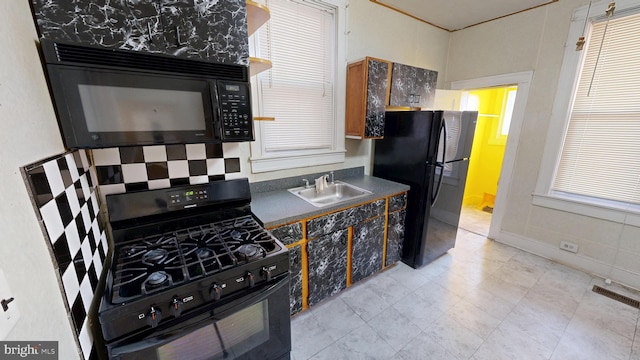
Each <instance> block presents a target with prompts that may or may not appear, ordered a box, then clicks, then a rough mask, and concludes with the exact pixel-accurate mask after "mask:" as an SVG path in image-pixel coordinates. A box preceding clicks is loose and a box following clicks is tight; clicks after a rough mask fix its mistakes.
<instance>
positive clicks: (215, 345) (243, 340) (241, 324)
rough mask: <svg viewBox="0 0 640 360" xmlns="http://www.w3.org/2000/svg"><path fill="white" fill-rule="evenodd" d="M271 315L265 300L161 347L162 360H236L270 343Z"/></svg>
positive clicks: (158, 351)
mask: <svg viewBox="0 0 640 360" xmlns="http://www.w3.org/2000/svg"><path fill="white" fill-rule="evenodd" d="M268 314H269V309H268V302H267V300H263V301H261V302H259V303H257V304H254V305H252V306H250V307H248V308H246V309H243V310H240V311H238V312H236V313H234V314H232V315H230V316H228V317H226V318H224V319H222V320H218V321H216V322H214V323H213V324H210V325H207V326H205V327H202V328H200V329H198V330H195V331H193V332H191V333H189V334H188V335H185V336H182V337H180V338H178V339H176V340H173V341H171V342H170V343H168V344H165V345H162V346H160V347H158V348H157V355H158V359H159V360H173V359H193V360H208V359H236V358H238V357H239V356H240V355H242V354H244V353H246V352H249V351H250V350H252V349H255V348H256V347H258V346H260V345H262V344H264V343H265V342H267V341H268V340H269V317H268Z"/></svg>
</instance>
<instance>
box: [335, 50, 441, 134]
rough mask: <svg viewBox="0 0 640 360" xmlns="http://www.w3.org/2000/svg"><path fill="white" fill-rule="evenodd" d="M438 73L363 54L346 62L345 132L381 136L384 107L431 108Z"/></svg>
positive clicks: (399, 108)
mask: <svg viewBox="0 0 640 360" xmlns="http://www.w3.org/2000/svg"><path fill="white" fill-rule="evenodd" d="M437 80H438V72H437V71H433V70H428V69H423V68H419V67H415V66H409V65H404V64H400V63H392V62H390V61H387V60H382V59H376V58H372V57H366V58H365V59H363V60H360V61H357V62H353V63H350V64H348V65H347V103H346V106H347V109H346V115H345V135H346V137H347V138H351V139H380V138H382V137H384V114H385V111H387V110H421V109H425V108H433V105H434V101H435V91H436V83H437Z"/></svg>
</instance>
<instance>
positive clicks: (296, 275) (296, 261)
mask: <svg viewBox="0 0 640 360" xmlns="http://www.w3.org/2000/svg"><path fill="white" fill-rule="evenodd" d="M289 272H290V273H291V279H290V280H289V308H290V309H291V315H293V314H297V313H299V312H300V311H302V245H296V246H293V247H290V248H289Z"/></svg>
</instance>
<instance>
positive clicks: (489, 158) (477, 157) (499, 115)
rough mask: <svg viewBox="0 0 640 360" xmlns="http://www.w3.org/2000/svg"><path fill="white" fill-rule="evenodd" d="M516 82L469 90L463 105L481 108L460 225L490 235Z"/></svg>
mask: <svg viewBox="0 0 640 360" xmlns="http://www.w3.org/2000/svg"><path fill="white" fill-rule="evenodd" d="M517 90H518V87H517V86H505V87H494V88H485V89H474V90H467V91H464V92H463V93H462V96H461V101H460V106H461V108H462V109H464V110H474V111H478V120H477V123H476V130H475V135H474V138H473V147H472V149H471V162H470V163H469V171H468V174H467V181H466V186H465V192H464V197H463V201H462V212H461V216H460V224H459V227H460V228H462V229H465V230H467V231H470V232H473V233H476V234H478V235H482V236H488V235H489V228H490V225H491V216H492V214H493V209H494V207H495V200H496V194H497V193H498V183H499V179H500V171H501V170H502V161H503V158H504V153H505V150H506V146H507V139H508V135H509V129H510V127H511V119H512V115H513V107H514V104H515V99H516V95H517Z"/></svg>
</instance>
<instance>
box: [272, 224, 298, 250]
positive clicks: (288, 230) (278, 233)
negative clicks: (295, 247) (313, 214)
mask: <svg viewBox="0 0 640 360" xmlns="http://www.w3.org/2000/svg"><path fill="white" fill-rule="evenodd" d="M269 231H270V232H271V234H272V235H273V236H275V237H276V239H278V240H280V241H281V242H282V243H283V244H285V245H290V244H293V243H296V242H298V241H300V240H302V238H303V236H302V223H300V222H297V223H293V224H289V225H284V226H280V227H277V228H274V229H271V230H269Z"/></svg>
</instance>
